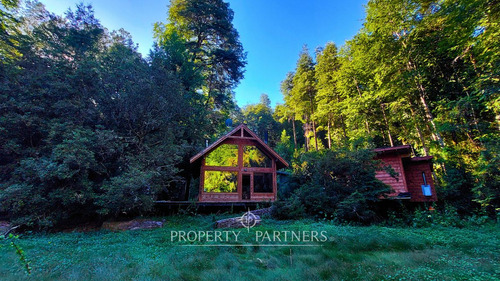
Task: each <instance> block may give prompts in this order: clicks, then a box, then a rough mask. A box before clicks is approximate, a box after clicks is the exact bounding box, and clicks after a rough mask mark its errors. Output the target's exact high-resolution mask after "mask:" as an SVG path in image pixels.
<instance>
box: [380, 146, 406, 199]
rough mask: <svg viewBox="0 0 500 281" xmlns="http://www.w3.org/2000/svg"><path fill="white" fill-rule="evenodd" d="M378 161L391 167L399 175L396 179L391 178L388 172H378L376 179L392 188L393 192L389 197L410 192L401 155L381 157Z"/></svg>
mask: <svg viewBox="0 0 500 281" xmlns="http://www.w3.org/2000/svg"><path fill="white" fill-rule="evenodd" d="M376 159H378V160H381V161H382V162H383V163H384V165H385V166H386V165H390V166H391V167H392V169H393V170H394V171H395V172H396V173H398V176H396V178H393V177H391V175H389V174H388V173H387V172H386V171H384V170H382V171H377V173H376V175H375V177H376V178H377V179H378V180H380V181H381V182H383V183H385V184H387V185H389V186H390V187H392V189H393V192H392V193H390V194H388V195H389V196H397V195H398V194H399V193H401V192H408V189H407V188H406V177H405V171H404V168H403V161H402V160H401V155H398V154H385V155H379V156H378V157H377V158H376Z"/></svg>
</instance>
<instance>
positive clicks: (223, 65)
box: [155, 0, 246, 110]
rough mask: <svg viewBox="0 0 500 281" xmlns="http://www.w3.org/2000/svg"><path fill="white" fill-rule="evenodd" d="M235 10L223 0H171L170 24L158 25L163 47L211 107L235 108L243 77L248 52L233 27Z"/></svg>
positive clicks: (159, 37)
mask: <svg viewBox="0 0 500 281" xmlns="http://www.w3.org/2000/svg"><path fill="white" fill-rule="evenodd" d="M232 21H233V11H232V10H231V9H230V7H229V4H228V3H225V2H223V1H222V0H195V1H186V0H175V1H171V3H170V6H169V12H168V23H167V24H161V23H157V24H156V25H155V30H156V37H157V39H158V43H159V44H160V46H162V47H165V49H166V51H167V53H170V54H172V56H174V57H175V59H174V62H175V64H176V65H178V66H179V67H180V69H181V73H182V75H183V76H186V78H187V79H184V81H185V82H187V83H192V82H191V79H190V78H191V77H197V75H201V77H202V80H201V81H202V83H198V82H199V81H200V80H199V79H195V81H196V82H195V83H194V85H189V87H188V88H196V87H199V86H201V89H200V88H198V89H196V90H202V92H203V94H204V96H205V104H206V105H207V106H209V108H210V109H213V108H215V109H222V110H227V109H231V108H232V107H233V104H232V103H233V99H232V89H233V88H234V87H235V86H236V85H237V84H238V82H239V81H240V80H241V79H242V78H243V68H244V66H245V64H246V61H245V59H246V54H245V53H244V51H243V46H242V45H241V43H240V41H239V38H238V37H239V35H238V32H237V30H236V29H235V28H234V27H233V24H232Z"/></svg>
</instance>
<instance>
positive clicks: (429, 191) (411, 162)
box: [374, 145, 437, 202]
mask: <svg viewBox="0 0 500 281" xmlns="http://www.w3.org/2000/svg"><path fill="white" fill-rule="evenodd" d="M374 152H375V153H376V156H375V159H377V160H381V161H382V163H383V164H384V165H389V166H391V167H392V169H393V170H394V171H395V172H396V173H397V174H398V175H397V176H396V177H392V176H391V175H389V174H388V173H387V172H386V171H385V170H380V171H377V174H376V178H377V179H379V180H380V181H382V182H384V183H385V184H387V185H389V186H391V187H392V189H393V192H392V193H391V194H388V196H389V197H390V198H393V199H407V200H410V201H411V202H434V201H437V196H436V190H435V187H434V181H433V179H432V156H425V157H411V146H410V145H401V146H395V147H387V148H377V149H375V150H374Z"/></svg>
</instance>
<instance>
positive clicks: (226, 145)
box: [190, 124, 288, 202]
mask: <svg viewBox="0 0 500 281" xmlns="http://www.w3.org/2000/svg"><path fill="white" fill-rule="evenodd" d="M190 162H191V166H192V169H193V170H199V171H200V175H199V176H200V190H199V195H198V201H199V202H263V201H267V202H269V201H274V200H276V195H277V184H276V171H277V170H279V169H281V168H285V167H288V163H287V162H286V161H285V160H284V159H283V158H281V157H280V156H279V155H278V154H277V153H276V152H275V151H274V150H273V149H271V148H270V147H269V146H268V145H267V144H266V143H265V142H264V141H262V140H261V139H260V138H259V137H257V135H256V134H254V133H253V132H252V131H251V130H250V129H248V127H247V126H246V125H244V124H241V125H239V126H237V127H236V128H234V129H233V130H231V131H230V132H229V133H228V134H226V135H225V136H223V137H222V138H220V139H219V140H217V141H216V142H215V143H213V144H212V145H210V146H208V147H207V148H205V149H204V150H203V151H201V152H200V153H198V154H197V155H195V156H194V157H192V158H191V159H190Z"/></svg>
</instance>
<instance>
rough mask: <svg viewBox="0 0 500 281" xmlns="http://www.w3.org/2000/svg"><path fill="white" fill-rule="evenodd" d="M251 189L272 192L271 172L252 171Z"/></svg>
mask: <svg viewBox="0 0 500 281" xmlns="http://www.w3.org/2000/svg"><path fill="white" fill-rule="evenodd" d="M253 191H254V192H262V193H272V192H273V174H271V173H254V175H253Z"/></svg>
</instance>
